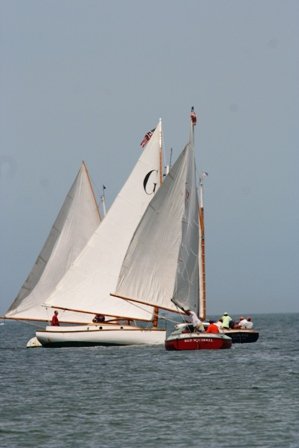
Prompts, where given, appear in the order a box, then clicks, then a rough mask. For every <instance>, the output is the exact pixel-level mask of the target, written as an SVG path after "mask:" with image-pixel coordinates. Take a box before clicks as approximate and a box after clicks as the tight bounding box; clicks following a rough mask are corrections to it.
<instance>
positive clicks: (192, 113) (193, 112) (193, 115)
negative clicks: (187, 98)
mask: <svg viewBox="0 0 299 448" xmlns="http://www.w3.org/2000/svg"><path fill="white" fill-rule="evenodd" d="M190 117H191V123H192V124H193V126H195V125H196V122H197V117H196V113H195V111H194V107H193V106H192V107H191V115H190Z"/></svg>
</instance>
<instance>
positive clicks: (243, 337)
mask: <svg viewBox="0 0 299 448" xmlns="http://www.w3.org/2000/svg"><path fill="white" fill-rule="evenodd" d="M224 334H226V335H227V336H229V337H230V338H231V339H232V342H233V344H248V343H250V342H256V341H257V340H258V338H259V332H258V331H254V330H225V331H224Z"/></svg>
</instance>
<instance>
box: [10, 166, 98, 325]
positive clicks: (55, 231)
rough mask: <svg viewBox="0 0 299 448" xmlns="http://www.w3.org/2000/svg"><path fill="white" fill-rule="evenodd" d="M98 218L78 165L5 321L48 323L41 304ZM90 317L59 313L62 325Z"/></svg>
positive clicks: (84, 172) (48, 314) (85, 172)
mask: <svg viewBox="0 0 299 448" xmlns="http://www.w3.org/2000/svg"><path fill="white" fill-rule="evenodd" d="M100 222H101V217H100V213H99V209H98V206H97V202H96V199H95V195H94V191H93V189H92V186H91V181H90V177H89V174H88V170H87V167H86V164H85V163H84V162H82V164H81V167H80V169H79V172H78V174H77V175H76V178H75V180H74V182H73V184H72V186H71V188H70V190H69V191H68V193H67V195H66V198H65V200H64V202H63V205H62V207H61V209H60V211H59V213H58V216H57V218H56V220H55V222H54V224H53V226H52V228H51V230H50V233H49V235H48V237H47V239H46V241H45V243H44V246H43V248H42V250H41V252H40V253H39V255H38V257H37V259H36V261H35V264H34V266H33V267H32V269H31V271H30V273H29V275H28V277H27V279H26V280H25V282H24V284H23V285H22V287H21V289H20V291H19V293H18V295H17V297H16V298H15V300H14V301H13V303H12V304H11V305H10V307H9V309H8V310H7V312H6V313H5V316H4V317H5V319H12V320H24V321H38V322H43V321H45V322H48V321H49V320H51V314H52V309H51V308H49V307H47V306H45V305H44V304H45V300H46V298H47V297H49V295H50V294H51V293H52V292H53V290H54V289H55V287H56V286H57V284H58V283H59V281H60V280H61V278H62V277H63V275H64V274H65V272H66V271H67V270H68V269H69V267H70V265H71V263H72V262H73V261H74V260H75V259H76V257H77V256H78V254H79V253H80V252H81V250H82V249H83V247H84V246H85V245H86V243H87V241H88V240H89V238H90V237H91V235H92V234H93V232H94V231H95V229H96V228H97V227H98V226H99V224H100ZM91 318H92V315H89V316H88V315H80V316H79V315H78V314H75V313H73V312H66V313H63V316H62V318H61V320H62V321H64V322H69V323H70V322H72V323H75V322H84V321H90V319H91Z"/></svg>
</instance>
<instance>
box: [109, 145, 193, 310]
mask: <svg viewBox="0 0 299 448" xmlns="http://www.w3.org/2000/svg"><path fill="white" fill-rule="evenodd" d="M198 246H199V222H198V195H197V188H196V167H195V158H194V150H193V146H192V144H187V145H186V147H185V148H184V150H183V151H182V153H181V155H180V156H179V158H178V159H177V161H176V163H175V164H174V165H173V167H172V168H171V170H170V172H169V174H168V175H167V176H166V178H165V180H164V182H163V184H162V186H161V187H160V189H159V191H158V192H157V194H156V195H155V196H154V198H153V199H152V201H151V202H150V204H149V206H148V208H147V210H146V212H145V214H144V216H143V218H142V220H141V222H140V224H139V226H138V228H137V230H136V232H135V234H134V237H133V239H132V241H131V244H130V246H129V248H128V251H127V253H126V256H125V259H124V262H123V265H122V269H121V272H120V275H119V280H118V284H117V287H116V292H115V295H116V296H119V297H123V298H127V299H128V300H133V301H136V302H140V303H145V304H151V305H152V306H157V307H159V308H161V309H165V310H169V311H178V309H193V310H194V311H196V312H197V313H198V302H199V300H198V298H199V268H198ZM113 295H114V294H113Z"/></svg>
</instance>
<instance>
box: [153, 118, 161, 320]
mask: <svg viewBox="0 0 299 448" xmlns="http://www.w3.org/2000/svg"><path fill="white" fill-rule="evenodd" d="M159 146H160V186H161V185H162V182H163V172H162V171H163V154H162V120H161V118H160V120H159ZM158 320H159V308H158V307H157V306H155V307H154V314H153V327H154V328H157V327H158Z"/></svg>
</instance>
